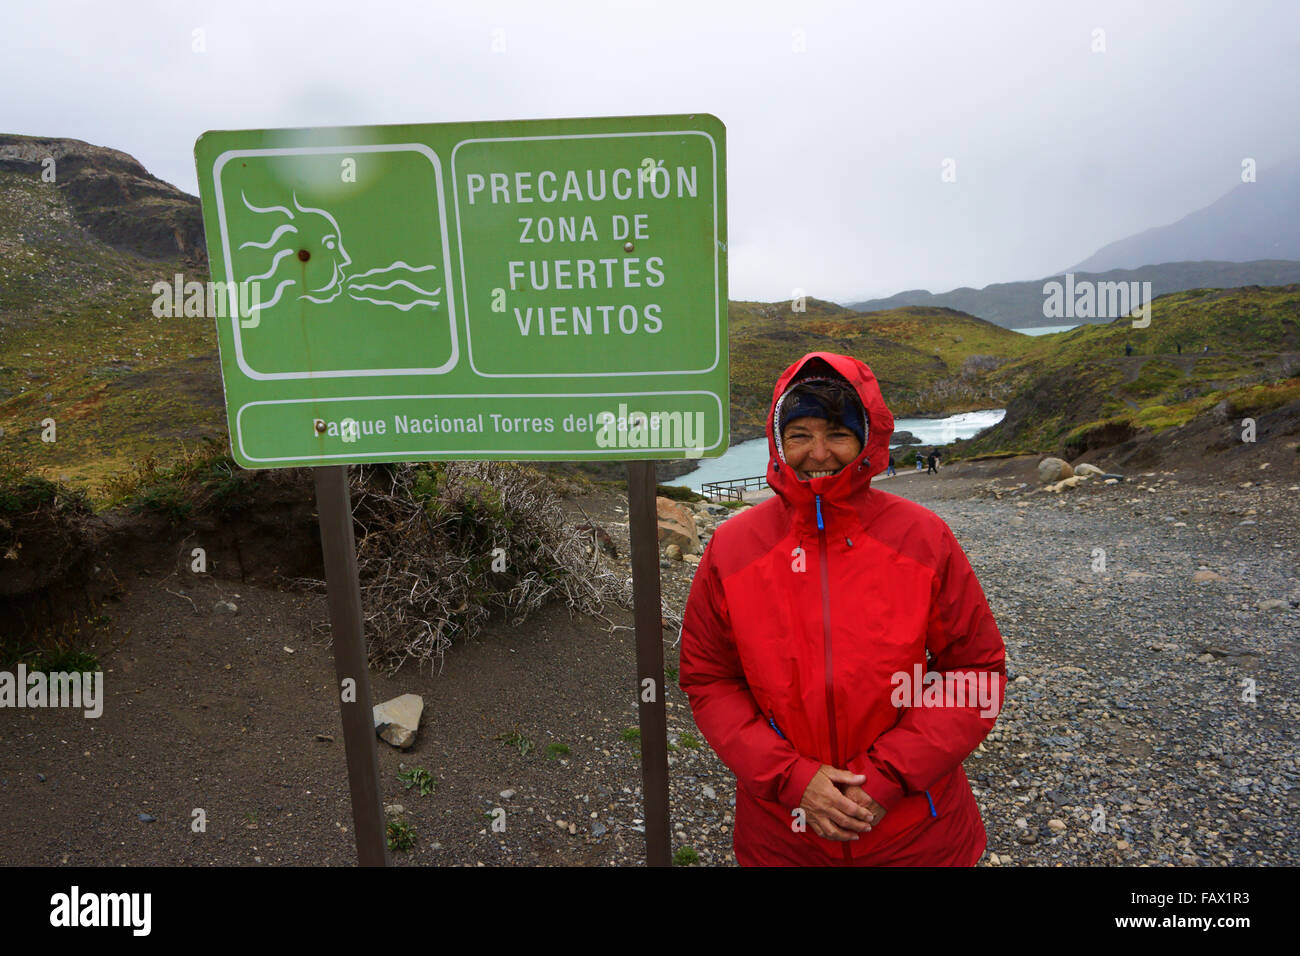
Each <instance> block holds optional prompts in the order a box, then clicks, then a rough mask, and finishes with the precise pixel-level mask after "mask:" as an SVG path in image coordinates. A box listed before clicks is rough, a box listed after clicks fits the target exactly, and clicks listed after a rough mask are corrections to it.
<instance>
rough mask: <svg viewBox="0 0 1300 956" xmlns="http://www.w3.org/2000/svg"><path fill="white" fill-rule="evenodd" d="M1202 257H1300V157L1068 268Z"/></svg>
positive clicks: (1225, 259) (1242, 259)
mask: <svg viewBox="0 0 1300 956" xmlns="http://www.w3.org/2000/svg"><path fill="white" fill-rule="evenodd" d="M1202 259H1206V260H1217V261H1223V262H1250V261H1253V260H1257V259H1300V160H1291V161H1289V162H1286V163H1283V164H1280V165H1277V166H1274V167H1270V168H1268V169H1263V170H1260V171H1259V174H1258V179H1257V181H1256V182H1253V183H1239V184H1237V185H1236V187H1235V188H1233V189H1232V190H1230V191H1229V192H1228V193H1226V194H1225V195H1224V196H1222V197H1221V198H1219V199H1218V200H1216V201H1215V202H1213V203H1211V204H1210V205H1208V206H1206V207H1205V208H1204V209H1198V210H1197V211H1196V212H1193V213H1190V214H1188V215H1186V216H1184V217H1183V218H1182V219H1179V220H1178V221H1177V222H1174V223H1171V224H1169V225H1167V226H1160V227H1157V228H1155V229H1147V230H1145V231H1143V232H1140V233H1138V234H1137V235H1133V236H1127V237H1126V238H1124V239H1119V240H1117V241H1115V242H1112V243H1110V244H1109V245H1106V246H1103V247H1102V248H1100V249H1098V250H1097V251H1096V252H1095V253H1093V254H1092V255H1091V256H1089V257H1088V258H1087V259H1084V260H1083V261H1082V262H1080V263H1078V264H1077V265H1075V266H1074V267H1073V268H1071V269H1067V270H1066V271H1067V272H1102V271H1105V270H1108V269H1136V268H1139V267H1141V266H1148V265H1153V264H1156V263H1162V262H1186V261H1196V260H1202ZM1170 291H1172V290H1170Z"/></svg>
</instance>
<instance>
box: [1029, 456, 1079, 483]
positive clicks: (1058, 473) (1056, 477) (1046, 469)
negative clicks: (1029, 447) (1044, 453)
mask: <svg viewBox="0 0 1300 956" xmlns="http://www.w3.org/2000/svg"><path fill="white" fill-rule="evenodd" d="M1073 475H1074V469H1073V468H1071V467H1070V463H1069V462H1068V461H1064V460H1063V459H1060V458H1044V459H1043V460H1042V461H1040V462H1039V463H1038V480H1039V481H1041V482H1042V483H1043V484H1045V485H1050V484H1051V483H1052V482H1054V481H1060V480H1061V479H1062V478H1070V477H1072V476H1073Z"/></svg>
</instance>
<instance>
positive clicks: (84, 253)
mask: <svg viewBox="0 0 1300 956" xmlns="http://www.w3.org/2000/svg"><path fill="white" fill-rule="evenodd" d="M46 153H53V154H55V155H57V156H58V158H59V170H60V173H59V179H58V181H57V182H54V183H50V182H45V181H44V180H43V179H42V177H41V157H42V155H44V154H46ZM197 211H198V202H197V200H196V199H194V197H192V196H186V195H185V194H184V193H181V192H180V191H179V190H175V189H174V188H173V187H170V186H168V185H167V184H165V183H160V182H159V181H158V180H156V179H154V178H153V177H151V176H149V174H148V173H147V172H146V171H145V170H144V169H143V167H140V166H139V164H138V163H136V162H135V161H134V160H132V159H131V158H130V157H129V156H126V155H125V154H122V153H118V152H116V151H113V150H103V149H99V148H98V147H93V146H88V145H87V144H84V143H78V142H77V141H75V140H33V139H30V138H24V137H6V136H3V135H0V429H3V431H2V432H0V451H5V452H9V453H12V454H13V455H14V456H15V457H16V459H17V460H19V461H21V462H23V463H24V464H25V465H27V466H29V467H32V468H34V469H36V470H38V471H39V472H40V473H42V474H44V475H46V476H47V477H50V478H55V479H64V480H67V481H69V482H70V483H71V484H72V485H73V487H77V488H81V489H84V490H87V491H89V492H90V493H91V494H92V495H93V496H95V497H97V498H101V499H102V496H101V492H102V490H103V485H104V482H105V481H106V480H108V479H110V478H112V477H113V476H116V475H120V474H121V473H123V472H125V471H127V470H128V469H129V467H130V466H132V465H134V464H136V463H139V462H141V461H143V460H145V459H146V458H147V457H148V456H150V455H154V456H157V458H158V459H159V461H160V462H162V463H164V464H165V463H167V462H171V461H175V460H177V459H179V458H181V457H182V456H183V455H184V453H185V451H186V450H187V449H193V448H195V447H197V446H199V445H201V444H202V443H203V442H204V440H205V439H208V438H212V439H217V440H219V441H223V442H224V441H225V440H226V429H225V426H226V422H225V408H224V398H223V392H222V386H221V376H220V367H219V363H218V357H217V349H216V334H215V329H214V328H213V323H212V322H211V320H209V319H200V318H183V317H178V318H158V317H155V316H154V314H153V309H152V306H153V303H154V299H155V294H154V291H153V286H154V284H155V283H158V282H166V283H170V282H171V281H172V277H173V276H174V275H175V274H177V273H182V274H183V275H184V278H185V279H186V280H198V281H204V280H206V279H207V271H206V265H205V261H204V259H203V250H202V247H201V239H202V237H201V231H200V229H199V226H198V220H197ZM1298 313H1300V286H1295V285H1291V286H1284V287H1278V288H1259V287H1253V286H1252V287H1246V288H1243V289H1231V290H1226V291H1216V290H1205V289H1200V290H1191V291H1187V292H1180V293H1175V294H1172V295H1167V296H1163V297H1161V298H1159V299H1157V300H1155V302H1154V303H1153V304H1152V315H1151V324H1150V327H1148V328H1146V329H1133V328H1132V327H1131V324H1130V322H1129V320H1127V319H1125V320H1116V321H1114V322H1111V323H1109V324H1104V325H1100V324H1099V325H1090V326H1083V327H1080V328H1077V329H1074V330H1072V331H1070V332H1065V333H1058V334H1056V335H1050V336H1042V337H1038V338H1033V337H1029V336H1025V335H1022V334H1020V333H1017V332H1013V331H1010V330H1008V329H1004V328H1002V327H1000V326H998V325H995V324H993V323H991V322H987V321H984V320H983V319H979V318H975V317H974V316H971V315H967V314H965V313H962V312H955V311H952V310H951V309H946V308H935V307H922V306H912V307H907V308H896V309H890V310H887V311H882V312H871V313H860V312H856V311H854V310H852V309H847V308H844V307H842V306H839V305H836V304H834V303H831V302H825V301H822V300H818V299H808V300H806V308H805V309H803V310H801V311H795V310H794V308H793V307H792V304H791V303H790V302H788V301H786V302H779V303H760V302H732V303H731V304H730V310H729V321H730V342H729V345H730V361H731V402H732V414H731V424H732V440H733V442H734V441H739V440H743V439H745V438H752V437H758V436H761V435H762V434H763V427H764V420H765V418H766V414H767V410H768V406H769V404H770V402H771V397H772V387H773V384H774V382H775V381H776V378H777V376H778V375H779V374H780V373H781V371H782V370H783V369H785V367H786V366H788V365H789V364H790V363H791V362H792V361H794V360H795V359H796V358H798V357H799V356H800V355H803V354H805V353H806V352H812V351H819V350H829V351H836V352H843V353H848V354H851V355H854V356H856V357H858V358H860V359H862V360H863V361H864V362H866V363H867V364H868V365H869V366H871V368H872V370H873V371H874V372H875V374H876V377H877V378H878V379H879V380H880V383H881V388H882V391H883V392H884V395H885V400H886V402H888V403H889V406H890V408H891V409H892V410H893V411H894V414H895V415H896V416H898V417H902V416H911V415H948V414H955V413H957V412H962V411H969V410H974V409H981V408H998V407H1005V408H1007V416H1006V419H1005V420H1004V421H1003V422H1002V423H1001V424H1000V425H998V426H997V427H995V428H993V429H990V430H989V431H988V432H986V433H985V434H984V435H981V436H979V437H978V438H977V439H974V440H972V441H968V442H961V443H958V445H957V446H956V448H955V449H954V451H956V452H957V454H959V455H978V454H989V453H997V452H1005V451H1022V452H1040V453H1045V452H1060V451H1062V450H1068V449H1081V450H1086V449H1087V448H1089V447H1096V446H1100V445H1102V444H1105V443H1107V442H1111V443H1114V442H1118V441H1124V440H1126V439H1127V438H1129V437H1131V436H1133V435H1135V434H1141V433H1150V432H1154V431H1159V430H1161V429H1164V428H1168V427H1171V426H1175V425H1178V424H1181V423H1182V422H1185V421H1187V420H1189V419H1190V418H1192V417H1193V416H1195V415H1197V414H1199V413H1201V412H1203V411H1205V410H1206V409H1208V408H1211V407H1213V406H1214V405H1216V404H1217V403H1219V402H1221V401H1223V400H1224V399H1225V398H1227V399H1230V400H1231V402H1232V403H1233V405H1232V407H1233V408H1234V409H1237V408H1247V407H1265V406H1268V405H1270V403H1271V404H1273V405H1276V404H1285V403H1286V402H1289V401H1292V400H1293V399H1294V398H1295V395H1294V394H1293V393H1294V391H1295V389H1296V388H1297V386H1298V383H1297V380H1296V379H1295V378H1294V376H1295V374H1296V368H1297V365H1296V362H1297V349H1300V341H1298V340H1297V322H1298V321H1300V314H1298ZM1126 342H1130V343H1132V344H1133V346H1134V349H1135V354H1134V355H1133V356H1131V357H1126V356H1125V355H1124V345H1125V343H1126ZM1179 343H1181V345H1182V347H1183V354H1182V355H1181V356H1179V355H1178V354H1177V349H1176V345H1177V344H1179ZM1206 344H1208V345H1209V346H1210V352H1209V353H1208V354H1202V352H1201V349H1202V348H1203V347H1204V346H1205V345H1206ZM1252 403H1253V404H1252ZM51 419H52V420H53V421H54V423H55V436H56V439H57V440H56V441H54V442H47V441H43V440H42V434H43V432H45V431H47V429H46V427H45V425H44V424H43V423H45V422H47V421H48V420H51ZM670 466H677V467H688V466H687V464H686V463H684V462H673V463H667V465H666V467H665V473H666V474H667V473H668V472H669V470H670ZM605 471H606V472H608V474H606V475H605V477H619V476H620V474H621V471H622V469H621V466H619V467H616V466H613V465H610V466H607V467H606V468H605ZM676 473H680V472H676Z"/></svg>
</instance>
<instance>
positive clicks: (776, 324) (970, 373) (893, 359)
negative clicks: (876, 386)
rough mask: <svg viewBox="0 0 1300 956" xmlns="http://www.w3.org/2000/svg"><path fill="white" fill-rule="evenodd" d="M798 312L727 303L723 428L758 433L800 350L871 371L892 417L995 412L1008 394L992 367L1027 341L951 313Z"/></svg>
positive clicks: (815, 305)
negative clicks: (727, 418)
mask: <svg viewBox="0 0 1300 956" xmlns="http://www.w3.org/2000/svg"><path fill="white" fill-rule="evenodd" d="M806 309H807V310H806V311H805V312H794V311H793V310H792V309H791V304H790V303H789V302H781V303H772V304H766V303H760V302H732V303H731V310H730V315H729V321H730V338H731V401H732V425H733V428H739V429H741V430H742V432H743V433H754V432H755V429H757V432H756V433H757V434H762V429H763V424H764V421H765V418H766V415H767V410H768V408H769V406H770V405H771V402H772V387H773V385H774V384H775V383H776V379H777V376H778V375H779V374H780V373H781V372H782V371H783V370H784V369H785V367H786V366H788V365H789V364H790V363H791V362H792V361H794V360H795V359H796V358H798V357H799V356H800V355H803V354H805V353H807V352H816V351H831V352H840V353H844V354H848V355H853V356H854V357H856V358H859V359H861V360H862V361H863V362H865V363H866V364H867V365H868V366H870V367H871V370H872V372H874V373H875V375H876V378H877V379H878V380H879V381H880V387H881V391H882V392H883V394H884V396H885V401H886V403H887V404H888V405H889V407H890V410H891V411H893V413H894V415H895V416H896V417H902V416H905V415H907V416H911V415H951V414H956V413H958V412H964V411H971V410H974V409H979V408H998V407H1001V405H1002V403H1003V402H1004V401H1005V399H1006V398H1007V397H1008V396H1009V395H1010V390H1009V389H1008V387H1007V386H1006V385H1005V384H1004V383H1002V382H999V381H996V380H994V379H992V378H991V377H990V373H991V371H992V370H993V369H995V368H997V367H999V366H1000V365H1002V364H1003V363H1005V362H1007V361H1010V360H1013V359H1017V358H1019V357H1020V356H1022V355H1024V354H1026V352H1027V350H1028V349H1030V348H1031V347H1032V346H1033V342H1034V340H1033V339H1032V338H1031V337H1029V336H1026V335H1022V334H1020V333H1019V332H1012V331H1010V330H1008V329H1003V328H1000V327H999V326H996V325H994V324H992V323H991V322H985V321H984V320H983V319H977V318H975V317H974V316H970V315H965V314H963V313H960V312H953V311H952V310H951V309H931V308H919V307H914V308H904V309H891V310H889V311H886V312H872V313H867V314H863V313H858V312H853V311H851V310H849V309H846V308H844V307H842V306H838V305H835V304H834V303H832V302H823V301H820V300H818V299H808V300H807V303H806Z"/></svg>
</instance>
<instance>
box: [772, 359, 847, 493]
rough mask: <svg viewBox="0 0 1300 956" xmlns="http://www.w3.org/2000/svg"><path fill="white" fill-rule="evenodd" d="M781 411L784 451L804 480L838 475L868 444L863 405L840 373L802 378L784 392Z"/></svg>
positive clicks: (779, 426)
mask: <svg viewBox="0 0 1300 956" xmlns="http://www.w3.org/2000/svg"><path fill="white" fill-rule="evenodd" d="M814 367H815V366H814ZM827 371H829V368H828V369H827ZM776 415H777V434H778V437H777V449H778V453H779V454H781V455H782V456H783V457H784V458H785V460H786V464H788V465H789V466H790V467H791V468H792V469H793V470H794V473H795V476H796V477H797V478H799V480H801V481H810V480H812V479H815V478H824V477H826V476H828V475H833V474H835V473H837V472H838V471H839V470H840V469H841V468H843V467H844V466H845V465H847V464H849V463H850V462H851V461H853V459H855V458H857V457H858V453H859V452H861V451H862V448H863V446H864V445H865V444H866V440H867V433H866V425H865V421H866V418H865V416H864V415H863V413H862V403H861V402H860V401H859V400H858V396H857V395H856V394H855V393H854V391H853V389H852V387H851V386H850V385H849V384H848V382H846V381H844V379H842V378H840V377H839V376H837V375H817V374H809V375H808V376H806V377H805V378H803V379H801V380H800V381H799V383H798V384H796V385H794V386H793V387H792V388H791V389H790V390H789V391H788V392H786V394H785V395H783V396H781V398H780V400H779V401H778V402H777V407H776Z"/></svg>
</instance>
